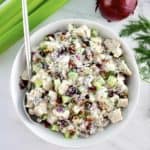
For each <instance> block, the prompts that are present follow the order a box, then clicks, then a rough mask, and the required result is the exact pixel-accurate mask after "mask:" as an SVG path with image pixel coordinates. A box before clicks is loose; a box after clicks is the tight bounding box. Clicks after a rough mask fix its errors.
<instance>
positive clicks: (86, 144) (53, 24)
mask: <svg viewBox="0 0 150 150" xmlns="http://www.w3.org/2000/svg"><path fill="white" fill-rule="evenodd" d="M69 22H74V23H75V24H78V23H79V22H80V24H87V25H89V24H93V25H96V26H98V27H99V28H104V29H105V30H106V31H107V32H109V33H110V34H112V35H114V38H116V39H118V40H119V41H120V42H121V44H123V45H124V46H125V49H126V52H127V53H128V54H130V56H132V58H131V59H132V64H133V66H134V69H135V73H136V80H137V82H138V83H137V85H138V86H137V87H136V91H137V95H136V96H135V97H136V98H135V100H134V104H135V105H134V107H133V109H132V110H130V112H129V115H128V117H127V118H126V120H123V121H122V122H123V123H122V124H119V125H118V127H117V128H118V130H117V131H116V130H115V131H116V132H113V131H111V134H110V135H111V136H115V135H116V134H117V133H118V132H119V131H120V130H121V129H122V128H123V127H125V125H126V124H127V122H128V121H129V120H130V118H131V117H132V114H133V112H134V111H135V108H136V106H137V104H138V101H139V100H138V97H139V93H140V92H139V91H140V78H139V73H138V67H137V64H136V61H135V57H134V55H133V53H132V51H131V50H130V48H129V47H128V46H127V44H126V43H125V42H124V41H123V40H122V39H121V38H120V37H119V36H118V35H117V34H116V33H114V32H113V31H112V30H111V29H110V28H109V27H106V26H104V25H102V24H100V23H97V22H96V21H89V20H87V19H78V18H76V19H74V18H73V19H61V20H58V21H55V22H52V23H49V24H47V25H45V26H43V27H41V28H40V29H38V30H36V31H35V32H33V34H32V35H31V38H32V37H33V36H36V34H37V33H39V32H42V30H44V29H46V28H49V27H50V26H55V24H62V23H66V24H69ZM23 47H24V45H23V44H22V45H21V47H20V49H19V51H18V53H17V55H16V57H15V59H14V62H13V65H12V70H11V74H10V93H11V97H12V101H13V104H14V107H15V110H16V112H17V115H18V117H19V118H20V120H21V121H22V122H23V124H24V125H25V126H26V127H27V128H28V129H29V130H30V131H31V132H32V133H34V134H35V135H36V136H38V137H39V138H40V139H42V140H44V141H47V142H48V143H51V144H54V145H57V146H62V147H68V148H79V147H87V146H91V145H94V144H97V143H98V142H99V143H100V142H101V141H104V140H105V139H108V138H109V136H110V135H105V136H104V138H103V139H101V140H100V141H98V140H96V141H93V142H89V143H82V144H81V145H77V144H72V145H71V144H63V143H57V141H55V140H54V141H49V140H48V139H47V138H44V137H43V136H41V135H40V134H37V133H36V132H35V131H33V129H32V128H31V127H30V126H29V125H28V124H27V122H26V121H25V120H24V119H23V117H22V115H21V114H20V113H19V111H18V107H17V105H16V103H15V100H14V99H15V96H14V95H15V94H14V92H13V88H14V84H13V82H12V81H13V75H14V74H15V69H13V68H15V66H16V65H17V60H18V59H19V56H20V55H21V53H22V51H23ZM28 121H29V120H28ZM62 138H63V137H62Z"/></svg>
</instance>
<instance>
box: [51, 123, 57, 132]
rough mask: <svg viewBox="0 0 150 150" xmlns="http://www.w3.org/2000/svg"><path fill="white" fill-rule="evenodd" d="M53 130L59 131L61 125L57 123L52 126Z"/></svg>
mask: <svg viewBox="0 0 150 150" xmlns="http://www.w3.org/2000/svg"><path fill="white" fill-rule="evenodd" d="M50 129H51V130H52V131H54V132H58V131H59V127H58V126H57V125H55V124H54V125H52V126H51V128H50Z"/></svg>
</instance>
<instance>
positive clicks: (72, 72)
mask: <svg viewBox="0 0 150 150" xmlns="http://www.w3.org/2000/svg"><path fill="white" fill-rule="evenodd" d="M68 77H69V79H71V80H76V79H77V78H78V73H76V72H74V71H70V72H69V73H68Z"/></svg>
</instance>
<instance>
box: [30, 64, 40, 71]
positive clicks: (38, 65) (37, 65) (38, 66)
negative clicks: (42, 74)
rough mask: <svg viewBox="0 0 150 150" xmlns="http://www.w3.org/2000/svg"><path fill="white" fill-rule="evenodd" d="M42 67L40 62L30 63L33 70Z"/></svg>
mask: <svg viewBox="0 0 150 150" xmlns="http://www.w3.org/2000/svg"><path fill="white" fill-rule="evenodd" d="M41 68H42V64H40V63H39V64H33V65H32V69H33V71H35V72H38V71H39V70H40V69H41Z"/></svg>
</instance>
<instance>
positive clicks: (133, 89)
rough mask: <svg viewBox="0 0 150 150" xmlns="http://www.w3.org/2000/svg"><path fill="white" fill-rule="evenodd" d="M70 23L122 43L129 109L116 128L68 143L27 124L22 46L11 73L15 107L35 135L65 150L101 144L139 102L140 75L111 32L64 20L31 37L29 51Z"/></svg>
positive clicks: (57, 136)
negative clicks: (21, 80) (21, 79)
mask: <svg viewBox="0 0 150 150" xmlns="http://www.w3.org/2000/svg"><path fill="white" fill-rule="evenodd" d="M69 23H73V24H78V25H80V24H81V25H82V24H86V25H88V26H89V27H92V28H96V29H97V30H98V31H99V32H100V34H101V36H102V37H106V38H115V39H118V40H119V41H120V42H121V43H122V47H123V50H124V55H125V58H126V61H127V63H128V65H129V67H130V69H131V70H132V72H133V75H132V76H131V78H130V79H129V106H128V108H127V109H125V110H124V112H123V117H124V120H123V121H122V122H120V123H117V124H115V125H110V126H109V127H107V129H105V130H104V131H103V132H100V133H97V134H95V135H93V136H91V137H89V138H86V139H81V138H78V139H71V140H68V139H65V138H63V136H62V135H59V134H58V133H54V132H51V131H50V130H48V129H46V128H44V127H43V126H41V125H38V124H36V123H32V122H30V121H29V120H28V118H27V117H26V115H25V113H24V110H23V105H22V101H23V98H24V92H23V91H21V90H20V88H19V85H18V83H19V77H20V75H21V73H22V72H23V70H24V68H25V54H24V51H23V46H22V48H21V49H20V51H19V52H18V54H17V56H16V59H15V61H14V64H13V68H12V73H11V94H12V99H13V103H14V105H15V108H16V110H17V113H18V115H19V117H20V118H21V120H22V121H23V122H24V124H25V125H26V126H27V127H28V128H29V129H30V130H31V131H32V132H33V133H34V134H36V135H37V136H39V137H40V138H42V139H44V140H45V141H47V142H50V143H53V144H56V145H60V146H66V147H82V146H88V145H91V144H94V143H99V142H101V141H102V140H104V139H105V138H106V137H110V136H111V135H112V134H114V133H117V132H118V131H119V129H120V128H121V127H122V126H123V125H124V124H125V122H127V121H128V119H129V117H130V116H131V112H132V111H133V110H134V108H135V107H136V104H137V101H138V100H137V98H138V93H139V75H138V70H137V65H136V62H135V59H134V56H133V55H132V52H131V50H130V49H129V48H128V47H127V46H126V45H125V43H123V42H122V41H121V40H120V38H119V37H117V35H115V33H113V32H112V31H110V30H109V29H107V28H106V27H104V26H102V25H100V24H97V23H95V22H92V21H87V20H81V19H67V20H61V21H57V22H55V23H51V24H48V25H47V26H45V27H43V28H41V29H40V30H38V31H37V32H35V33H34V34H33V35H32V36H31V43H32V47H33V48H34V47H36V46H37V45H38V44H39V42H40V41H41V40H43V37H44V36H45V35H47V34H48V33H53V32H56V31H58V30H64V29H66V27H67V25H68V24H69Z"/></svg>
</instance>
